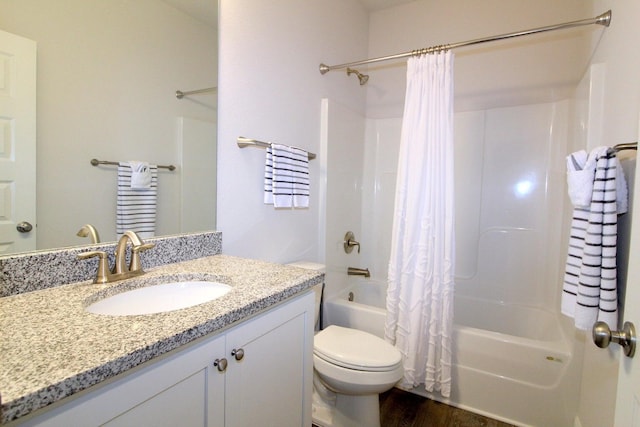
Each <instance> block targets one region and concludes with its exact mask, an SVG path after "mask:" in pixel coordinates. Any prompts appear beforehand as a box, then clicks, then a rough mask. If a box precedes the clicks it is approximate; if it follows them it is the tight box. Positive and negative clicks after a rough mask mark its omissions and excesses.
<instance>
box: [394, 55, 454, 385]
mask: <svg viewBox="0 0 640 427" xmlns="http://www.w3.org/2000/svg"><path fill="white" fill-rule="evenodd" d="M453 191H454V188H453V53H452V52H451V51H447V52H440V53H435V54H429V55H425V56H421V57H412V58H410V59H409V60H408V62H407V89H406V98H405V107H404V116H403V120H402V136H401V141H400V156H399V159H398V174H397V179H396V196H395V207H394V216H393V233H392V241H391V256H390V261H389V276H388V282H389V283H388V294H387V321H386V325H385V338H386V340H387V341H389V342H391V343H392V344H394V345H395V346H396V348H398V349H399V350H400V352H401V353H402V355H403V364H404V377H403V379H402V382H401V386H403V387H406V388H409V387H415V386H417V385H419V384H421V383H424V384H425V388H426V390H427V391H430V392H433V391H439V392H440V393H441V394H442V395H443V396H445V397H449V394H450V391H451V333H452V324H453V287H454V206H453V196H454V194H453Z"/></svg>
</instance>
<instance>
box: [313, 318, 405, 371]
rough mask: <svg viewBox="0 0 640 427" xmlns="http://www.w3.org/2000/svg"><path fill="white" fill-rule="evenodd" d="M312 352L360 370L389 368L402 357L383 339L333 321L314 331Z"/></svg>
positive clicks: (333, 361)
mask: <svg viewBox="0 0 640 427" xmlns="http://www.w3.org/2000/svg"><path fill="white" fill-rule="evenodd" d="M313 352H314V354H315V355H316V356H318V357H320V358H322V359H324V360H326V361H327V362H330V363H333V364H335V365H338V366H342V367H345V368H349V369H356V370H363V371H364V370H366V371H388V370H391V369H393V368H395V367H396V366H397V365H398V364H399V363H400V361H401V356H400V352H399V351H398V350H397V349H396V348H395V347H393V346H392V345H391V344H389V343H388V342H386V341H384V340H383V339H381V338H378V337H377V336H375V335H372V334H370V333H367V332H364V331H360V330H357V329H350V328H343V327H341V326H335V325H331V326H329V327H327V328H326V329H324V330H322V331H320V332H318V333H317V334H316V336H315V337H314V340H313Z"/></svg>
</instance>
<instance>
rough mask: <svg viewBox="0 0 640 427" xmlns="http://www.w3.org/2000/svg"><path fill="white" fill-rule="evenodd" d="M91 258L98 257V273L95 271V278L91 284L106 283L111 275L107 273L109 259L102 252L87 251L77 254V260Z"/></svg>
mask: <svg viewBox="0 0 640 427" xmlns="http://www.w3.org/2000/svg"><path fill="white" fill-rule="evenodd" d="M93 257H98V258H99V259H98V271H96V277H95V279H93V283H107V282H109V281H110V280H111V273H110V272H109V258H107V253H106V252H104V251H88V252H82V253H79V254H78V259H80V260H84V259H89V258H93Z"/></svg>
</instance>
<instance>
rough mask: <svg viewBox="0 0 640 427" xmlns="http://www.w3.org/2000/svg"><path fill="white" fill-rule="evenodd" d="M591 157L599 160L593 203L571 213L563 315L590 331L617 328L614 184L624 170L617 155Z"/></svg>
mask: <svg viewBox="0 0 640 427" xmlns="http://www.w3.org/2000/svg"><path fill="white" fill-rule="evenodd" d="M591 155H593V156H594V158H595V160H596V163H595V174H594V180H593V184H592V194H591V201H590V204H589V206H588V208H583V207H576V208H575V209H574V212H573V219H572V222H571V234H570V237H569V250H568V254H567V263H566V269H565V276H564V284H563V292H562V303H561V310H562V313H563V314H566V315H568V316H571V317H573V318H574V319H575V325H576V327H577V328H578V329H583V330H589V329H591V327H592V326H593V323H595V322H596V321H597V320H601V321H604V322H606V323H607V324H608V325H609V327H610V328H612V329H615V328H617V322H618V299H617V271H616V256H617V249H616V244H617V224H618V219H617V214H618V209H619V208H618V207H619V206H620V205H621V204H622V202H620V201H618V199H619V197H618V195H617V188H618V187H620V186H621V184H619V183H617V182H616V181H618V176H619V175H620V173H619V171H618V169H621V168H620V167H619V165H618V161H617V158H616V155H615V151H613V150H606V149H605V150H603V149H602V147H599V148H597V149H595V150H594V151H592V153H590V156H591ZM621 179H622V180H624V176H622V178H621ZM624 186H625V188H626V184H624Z"/></svg>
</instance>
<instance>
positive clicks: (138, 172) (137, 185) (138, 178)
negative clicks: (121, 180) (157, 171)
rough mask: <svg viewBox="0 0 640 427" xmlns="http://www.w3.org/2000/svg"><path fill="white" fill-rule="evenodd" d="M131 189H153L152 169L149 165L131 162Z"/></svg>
mask: <svg viewBox="0 0 640 427" xmlns="http://www.w3.org/2000/svg"><path fill="white" fill-rule="evenodd" d="M128 163H129V167H131V188H132V189H134V190H148V189H150V188H151V169H150V168H149V163H147V162H139V161H136V160H131V161H129V162H128Z"/></svg>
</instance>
